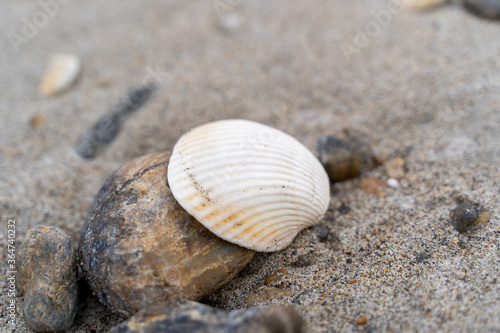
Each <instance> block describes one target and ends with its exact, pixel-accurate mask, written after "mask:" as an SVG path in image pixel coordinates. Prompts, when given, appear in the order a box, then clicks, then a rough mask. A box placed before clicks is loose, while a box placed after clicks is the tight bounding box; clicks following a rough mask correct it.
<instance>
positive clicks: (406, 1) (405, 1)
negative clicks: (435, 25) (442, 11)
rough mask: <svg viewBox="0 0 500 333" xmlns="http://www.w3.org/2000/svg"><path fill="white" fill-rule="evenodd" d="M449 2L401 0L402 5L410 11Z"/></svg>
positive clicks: (443, 0) (441, 0)
mask: <svg viewBox="0 0 500 333" xmlns="http://www.w3.org/2000/svg"><path fill="white" fill-rule="evenodd" d="M447 1H448V0H401V5H402V6H403V7H405V8H408V9H414V10H423V9H430V8H432V7H436V6H438V5H441V4H443V3H445V2H447Z"/></svg>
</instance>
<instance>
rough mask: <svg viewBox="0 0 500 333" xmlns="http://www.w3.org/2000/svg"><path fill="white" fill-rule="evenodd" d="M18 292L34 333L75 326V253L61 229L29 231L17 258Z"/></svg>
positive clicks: (40, 228) (24, 312)
mask: <svg viewBox="0 0 500 333" xmlns="http://www.w3.org/2000/svg"><path fill="white" fill-rule="evenodd" d="M17 259H18V260H17V278H18V285H17V287H18V289H19V291H20V292H21V293H23V294H24V301H23V304H22V309H23V315H24V319H25V321H26V323H27V324H28V325H29V326H30V327H31V328H32V329H34V330H35V331H39V332H57V331H63V330H66V329H68V328H69V327H70V326H71V324H72V323H73V318H74V316H75V312H76V307H77V296H78V288H77V266H76V251H75V250H74V248H73V245H72V244H71V238H70V237H69V236H68V235H67V234H66V233H65V232H64V231H63V230H62V229H61V228H59V227H50V226H37V227H35V228H33V229H31V230H29V231H28V233H27V235H26V238H25V240H24V241H23V243H22V244H21V246H20V248H19V253H18V257H17Z"/></svg>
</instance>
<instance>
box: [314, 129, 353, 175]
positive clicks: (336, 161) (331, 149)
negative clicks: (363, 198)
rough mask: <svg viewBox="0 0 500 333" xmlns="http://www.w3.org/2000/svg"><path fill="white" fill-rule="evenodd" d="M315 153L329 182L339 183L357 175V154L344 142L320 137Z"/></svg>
mask: <svg viewBox="0 0 500 333" xmlns="http://www.w3.org/2000/svg"><path fill="white" fill-rule="evenodd" d="M316 151H317V152H318V159H319V161H320V162H321V164H323V167H324V168H325V170H326V173H327V174H328V177H329V178H330V181H332V182H340V181H343V180H347V179H351V178H354V177H356V176H357V175H358V174H359V172H360V167H361V163H360V155H359V152H358V151H357V150H356V149H355V148H354V147H353V146H352V145H351V144H350V143H349V142H347V141H346V140H342V139H339V138H337V137H334V136H324V137H320V138H319V139H318V140H317V141H316Z"/></svg>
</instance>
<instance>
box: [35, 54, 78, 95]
mask: <svg viewBox="0 0 500 333" xmlns="http://www.w3.org/2000/svg"><path fill="white" fill-rule="evenodd" d="M81 68H82V64H81V61H80V58H78V57H77V56H76V55H74V54H56V55H54V56H53V57H52V60H51V61H50V64H49V66H48V68H47V71H46V72H45V74H44V76H43V78H42V81H41V82H40V86H39V91H40V95H42V96H52V95H55V94H57V93H59V92H61V91H63V90H65V89H67V88H69V87H70V86H71V85H72V84H73V83H74V82H75V81H76V79H77V78H78V75H79V74H80V71H81Z"/></svg>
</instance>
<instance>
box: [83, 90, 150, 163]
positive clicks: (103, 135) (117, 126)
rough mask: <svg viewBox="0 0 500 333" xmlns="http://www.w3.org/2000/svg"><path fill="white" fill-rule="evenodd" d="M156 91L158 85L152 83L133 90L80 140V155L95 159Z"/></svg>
mask: <svg viewBox="0 0 500 333" xmlns="http://www.w3.org/2000/svg"><path fill="white" fill-rule="evenodd" d="M155 89H156V84H154V83H150V84H148V85H145V86H141V87H139V88H135V89H133V90H131V91H130V92H129V93H128V94H127V97H126V98H125V99H123V100H121V101H120V102H118V103H117V104H116V105H115V106H114V107H113V109H112V110H111V112H110V113H108V114H106V115H104V116H103V117H102V118H101V119H99V120H98V121H97V122H96V123H95V124H94V125H93V126H92V128H91V129H90V130H88V131H87V132H86V133H84V134H83V135H82V136H80V138H78V141H77V143H76V146H75V151H76V152H77V153H78V155H80V156H81V157H83V158H94V157H95V156H96V155H97V154H98V153H99V151H101V150H102V149H103V148H104V147H105V146H106V145H108V144H109V143H111V142H112V141H113V140H114V139H115V138H116V136H117V135H118V133H119V132H120V130H121V128H122V124H123V122H124V121H125V119H126V118H127V117H128V116H129V115H130V114H132V113H134V112H135V111H136V110H138V109H139V108H140V107H141V106H142V105H143V104H144V103H146V101H147V100H148V99H149V97H150V96H151V94H152V93H153V91H154V90H155Z"/></svg>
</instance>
